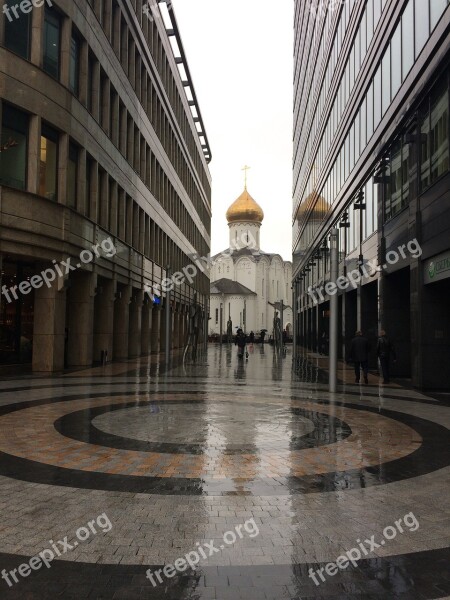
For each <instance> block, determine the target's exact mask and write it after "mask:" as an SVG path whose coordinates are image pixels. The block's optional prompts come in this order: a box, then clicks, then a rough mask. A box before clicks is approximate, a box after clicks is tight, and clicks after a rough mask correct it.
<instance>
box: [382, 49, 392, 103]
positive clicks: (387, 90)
mask: <svg viewBox="0 0 450 600" xmlns="http://www.w3.org/2000/svg"><path fill="white" fill-rule="evenodd" d="M381 72H382V101H381V104H382V106H381V109H382V114H383V115H384V114H385V112H386V111H387V109H388V108H389V105H390V103H391V47H390V46H388V47H387V49H386V52H385V53H384V56H383V60H382V62H381Z"/></svg>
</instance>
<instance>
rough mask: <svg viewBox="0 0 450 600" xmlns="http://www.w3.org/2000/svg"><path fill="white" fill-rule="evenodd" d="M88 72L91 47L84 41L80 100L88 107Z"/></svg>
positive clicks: (82, 45) (81, 59)
mask: <svg viewBox="0 0 450 600" xmlns="http://www.w3.org/2000/svg"><path fill="white" fill-rule="evenodd" d="M88 71H89V46H88V44H87V42H86V41H83V42H82V44H81V48H80V77H79V82H80V84H79V85H80V89H79V94H78V96H79V99H80V102H81V104H84V106H87V99H88Z"/></svg>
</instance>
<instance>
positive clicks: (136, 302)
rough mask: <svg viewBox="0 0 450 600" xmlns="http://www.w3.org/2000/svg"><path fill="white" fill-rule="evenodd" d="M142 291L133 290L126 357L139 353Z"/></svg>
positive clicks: (136, 355)
mask: <svg viewBox="0 0 450 600" xmlns="http://www.w3.org/2000/svg"><path fill="white" fill-rule="evenodd" d="M143 302H144V292H143V291H142V290H137V291H135V292H134V294H133V296H132V300H131V304H130V327H129V338H128V357H129V358H136V357H138V356H140V355H141V328H142V305H143Z"/></svg>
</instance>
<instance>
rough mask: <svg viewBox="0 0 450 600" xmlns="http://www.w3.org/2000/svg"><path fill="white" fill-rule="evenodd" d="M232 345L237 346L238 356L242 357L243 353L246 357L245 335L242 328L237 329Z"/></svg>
mask: <svg viewBox="0 0 450 600" xmlns="http://www.w3.org/2000/svg"><path fill="white" fill-rule="evenodd" d="M234 345H235V346H237V347H238V358H243V357H244V353H245V357H246V358H247V359H248V352H247V351H246V346H247V336H246V335H245V333H244V332H243V331H242V329H238V330H237V333H236V338H235V340H234Z"/></svg>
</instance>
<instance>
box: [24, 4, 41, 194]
mask: <svg viewBox="0 0 450 600" xmlns="http://www.w3.org/2000/svg"><path fill="white" fill-rule="evenodd" d="M33 12H36V11H33ZM38 12H39V11H38ZM28 131H29V134H28V162H27V165H28V168H27V190H28V191H29V192H31V193H32V194H37V193H38V191H39V170H40V160H41V118H40V117H38V116H37V115H31V117H30V126H29V129H28Z"/></svg>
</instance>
